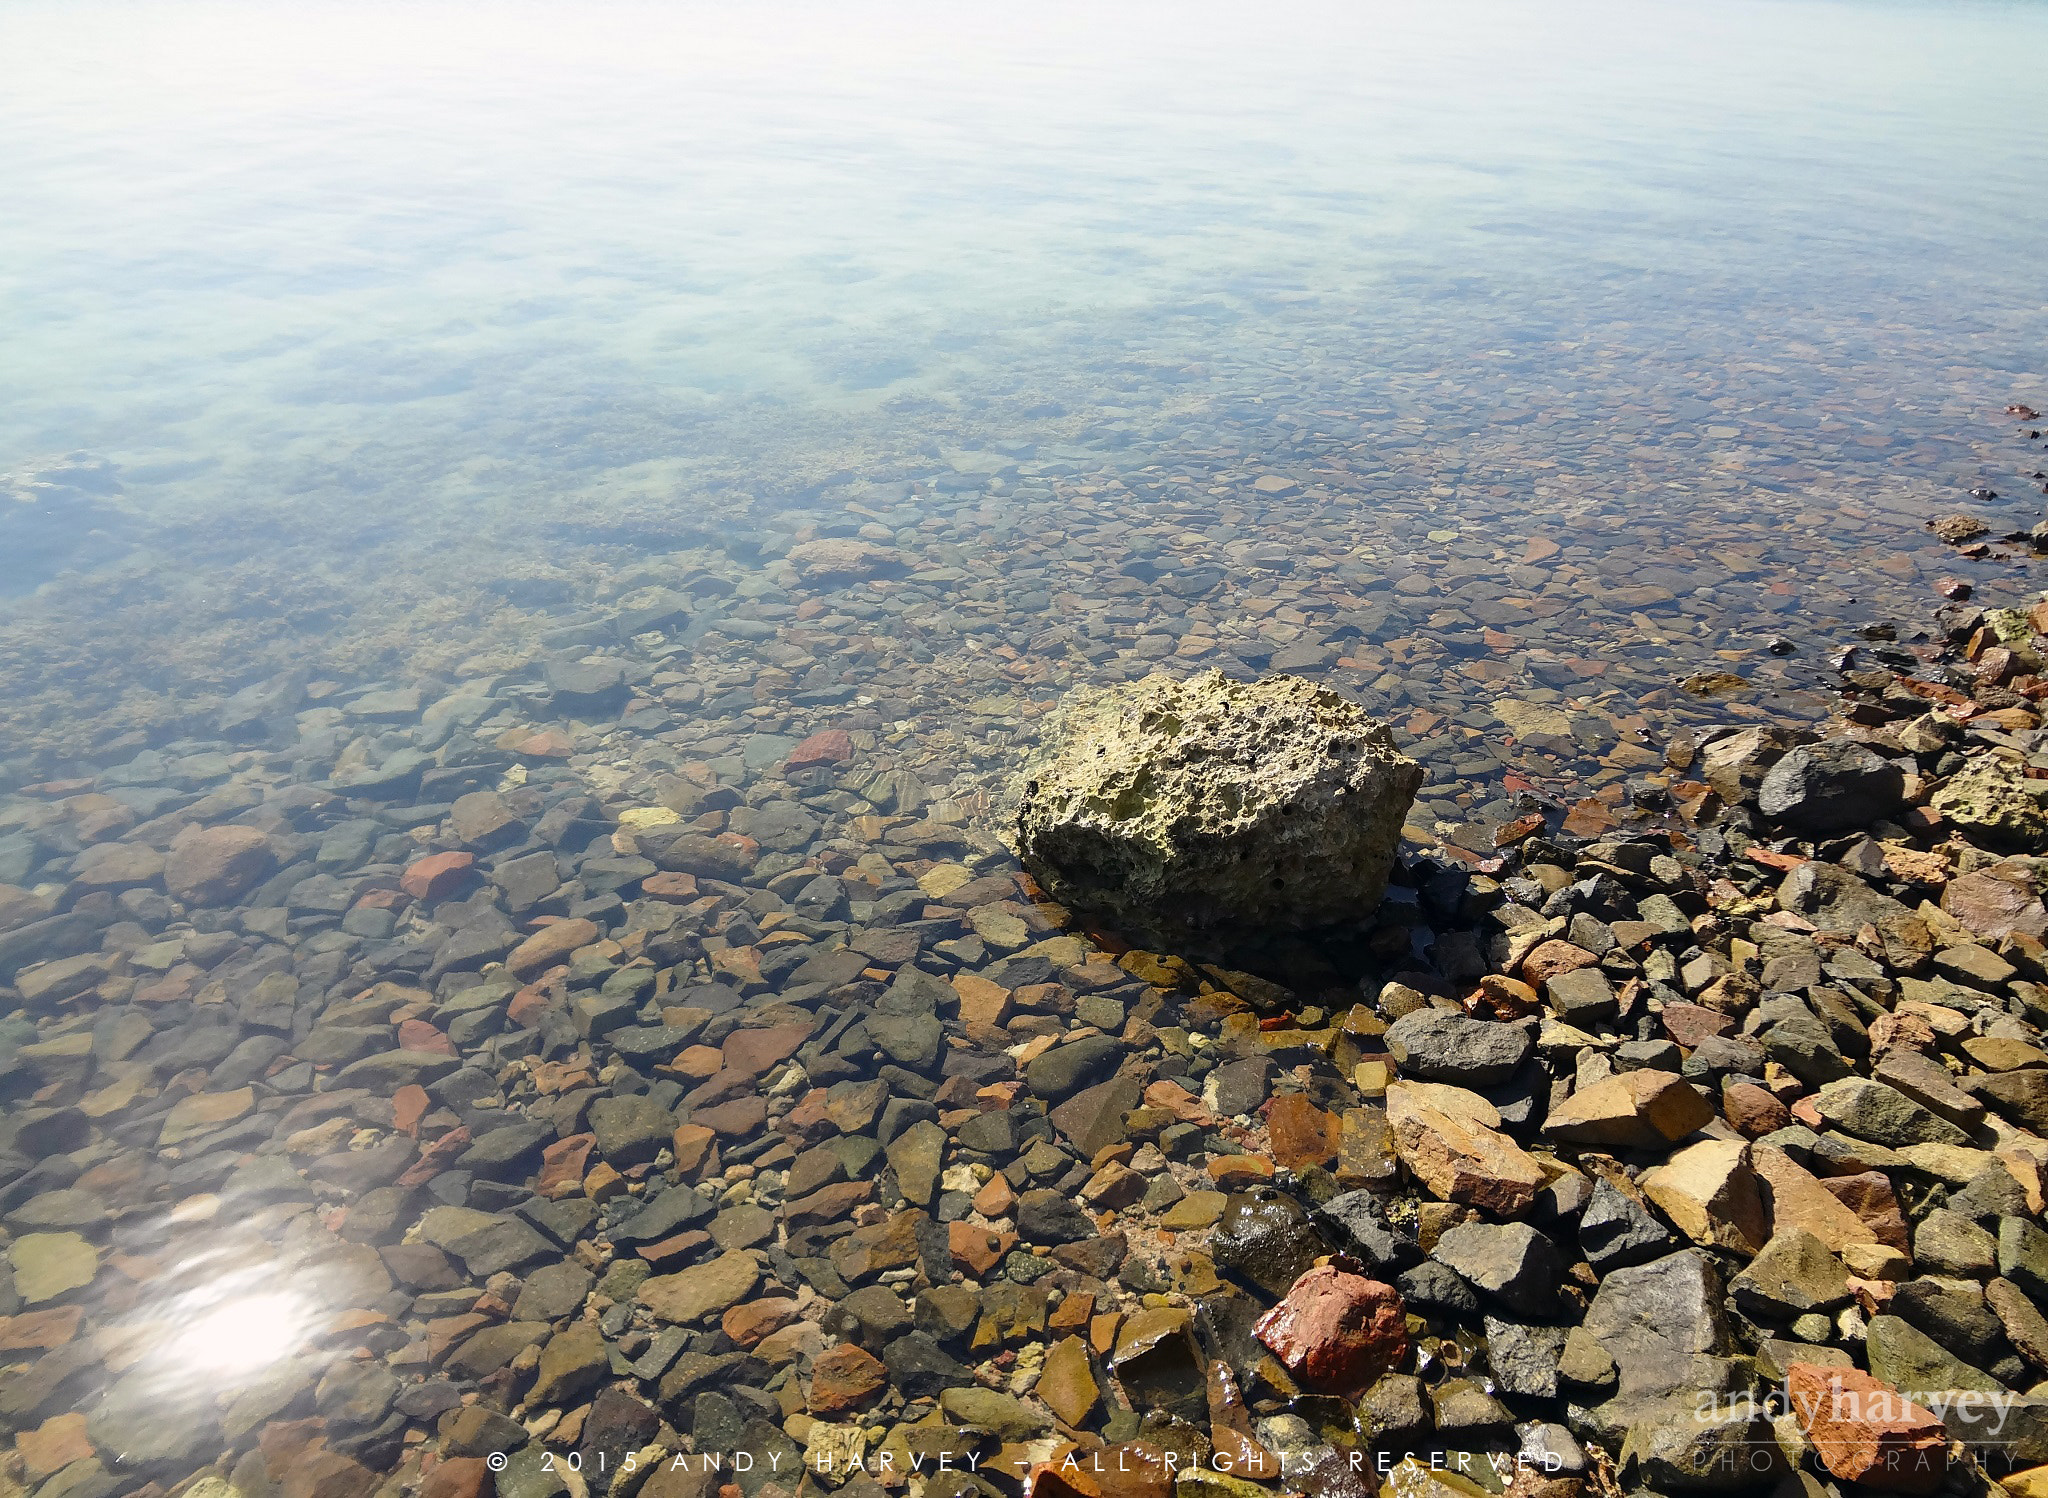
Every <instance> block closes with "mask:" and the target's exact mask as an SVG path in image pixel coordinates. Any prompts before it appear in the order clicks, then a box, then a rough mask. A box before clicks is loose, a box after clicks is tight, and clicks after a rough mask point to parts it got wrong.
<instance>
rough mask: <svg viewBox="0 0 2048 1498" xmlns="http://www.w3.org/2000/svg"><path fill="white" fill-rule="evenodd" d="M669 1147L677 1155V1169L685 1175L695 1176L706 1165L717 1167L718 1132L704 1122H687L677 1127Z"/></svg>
mask: <svg viewBox="0 0 2048 1498" xmlns="http://www.w3.org/2000/svg"><path fill="white" fill-rule="evenodd" d="M669 1148H670V1149H671V1151H672V1152H673V1153H674V1155H675V1157H676V1169H677V1170H679V1171H681V1172H682V1173H683V1174H684V1175H685V1176H687V1177H692V1178H694V1177H695V1176H697V1175H698V1174H699V1173H700V1172H702V1171H704V1170H705V1168H706V1166H707V1165H709V1166H712V1167H714V1168H715V1166H716V1162H717V1160H718V1132H717V1131H716V1130H715V1129H707V1128H705V1127H704V1125H702V1124H694V1123H686V1124H683V1125H681V1126H679V1127H678V1128H677V1129H676V1132H675V1135H674V1136H673V1137H672V1138H671V1139H670V1141H669Z"/></svg>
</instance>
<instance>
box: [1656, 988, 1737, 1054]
mask: <svg viewBox="0 0 2048 1498" xmlns="http://www.w3.org/2000/svg"><path fill="white" fill-rule="evenodd" d="M1663 1020H1664V1033H1665V1034H1666V1035H1669V1036H1670V1037H1671V1038H1672V1040H1674V1041H1676V1042H1677V1043H1678V1044H1679V1045H1682V1046H1684V1047H1685V1048H1686V1049H1687V1050H1691V1049H1692V1048H1693V1047H1694V1046H1696V1045H1698V1044H1699V1043H1700V1042H1701V1041H1703V1040H1707V1039H1710V1038H1712V1037H1714V1036H1717V1035H1733V1034H1734V1033H1735V1020H1734V1019H1733V1018H1732V1017H1731V1016H1729V1015H1726V1014H1723V1013H1721V1011H1720V1010H1718V1009H1709V1008H1708V1007H1707V1006H1706V1005H1704V1004H1692V1003H1687V1002H1686V1001H1684V1000H1680V1001H1679V1002H1677V1003H1675V1004H1666V1005H1665V1006H1664V1014H1663Z"/></svg>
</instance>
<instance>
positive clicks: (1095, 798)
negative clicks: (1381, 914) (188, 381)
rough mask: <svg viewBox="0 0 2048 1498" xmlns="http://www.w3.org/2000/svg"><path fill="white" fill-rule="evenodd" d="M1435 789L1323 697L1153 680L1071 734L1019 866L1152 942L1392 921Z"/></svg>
mask: <svg viewBox="0 0 2048 1498" xmlns="http://www.w3.org/2000/svg"><path fill="white" fill-rule="evenodd" d="M1421 784H1422V767H1421V766H1420V765H1418V764H1416V763H1415V762H1414V761H1413V760H1410V759H1407V758H1405V757H1403V756H1402V755H1401V754H1400V753H1399V751H1397V750H1396V749H1395V748H1394V741H1393V738H1392V736H1391V735H1390V734H1389V733H1388V732H1387V729H1386V726H1385V725H1384V724H1382V723H1380V722H1378V721H1377V720H1375V719H1374V718H1372V717H1371V716H1369V715H1368V714H1367V713H1366V712H1365V710H1364V709H1363V708H1361V707H1359V706H1358V705H1357V704H1356V703H1353V702H1348V701H1346V700H1345V699H1344V698H1342V697H1339V696H1338V695H1337V694H1336V693H1335V692H1332V691H1329V690H1328V689H1326V688H1324V687H1320V686H1317V685H1316V684H1315V683H1314V682H1312V681H1307V680H1304V679H1302V678H1301V677H1298V676H1274V677H1268V678H1267V679H1266V680H1264V681H1256V682H1241V681H1232V680H1229V679H1228V678H1226V677H1225V676H1224V675H1223V674H1222V673H1221V672H1219V671H1208V672H1204V673H1203V674H1201V675H1199V676H1194V677H1190V678H1188V679H1186V680H1175V679H1173V678H1171V677H1167V676H1148V677H1146V678H1144V679H1143V680H1142V681H1137V682H1132V683H1130V684H1128V685H1126V686H1122V687H1117V688H1113V689H1109V690H1104V691H1094V692H1086V693H1077V694H1075V696H1074V697H1072V698H1070V699H1069V700H1068V702H1067V703H1066V704H1065V705H1064V706H1063V707H1062V709H1061V711H1060V712H1059V713H1058V714H1057V715H1056V716H1055V718H1054V720H1053V724H1052V727H1051V729H1050V731H1049V733H1048V735H1047V739H1046V744H1045V747H1044V749H1043V751H1042V753H1041V755H1040V757H1039V758H1038V760H1037V761H1036V762H1035V763H1034V764H1032V765H1031V766H1030V767H1029V768H1028V769H1027V770H1026V772H1025V774H1024V777H1023V781H1022V785H1021V791H1020V798H1019V806H1018V811H1017V825H1016V833H1017V851H1018V853H1019V855H1020V856H1021V857H1022V859H1023V860H1024V864H1025V866H1026V867H1027V868H1029V869H1030V870H1031V872H1032V873H1033V874H1035V875H1036V876H1037V877H1038V880H1039V882H1040V883H1042V884H1043V885H1044V886H1045V887H1046V889H1047V890H1048V891H1049V892H1050V893H1051V894H1052V896H1053V897H1054V898H1055V899H1057V900H1059V901H1061V902H1063V903H1065V904H1069V905H1073V906H1077V907H1080V908H1082V909H1085V910H1089V911H1094V912H1097V913H1100V914H1103V915H1106V916H1109V917H1112V918H1114V919H1117V920H1120V921H1122V922H1123V923H1125V924H1127V925H1129V926H1133V927H1137V928H1148V927H1150V928H1160V927H1179V926H1196V927H1201V926H1221V927H1237V926H1254V925H1256V926H1260V927H1266V928H1271V927H1275V926H1279V927H1293V928H1300V927H1310V926H1320V925H1328V924H1331V923H1334V922H1337V921H1342V920H1348V919H1354V918H1356V917H1358V916H1360V915H1362V914H1363V913H1365V912H1367V911H1369V910H1371V909H1372V908H1373V906H1375V905H1376V904H1378V903H1379V899H1380V896H1381V895H1382V894H1383V893H1384V892H1385V890H1386V884H1387V873H1388V870H1389V869H1390V868H1391V867H1392V865H1393V859H1394V851H1395V846H1396V844H1397V843H1398V842H1399V840H1400V836H1401V824H1402V820H1403V819H1404V818H1405V817H1406V815H1407V812H1408V807H1409V805H1410V803H1411V802H1412V801H1413V800H1414V799H1415V792H1416V789H1417V788H1418V787H1419V786H1420V785H1421Z"/></svg>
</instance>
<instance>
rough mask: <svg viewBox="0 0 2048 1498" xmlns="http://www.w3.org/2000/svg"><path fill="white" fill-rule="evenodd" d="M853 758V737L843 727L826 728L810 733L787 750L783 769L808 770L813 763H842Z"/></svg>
mask: <svg viewBox="0 0 2048 1498" xmlns="http://www.w3.org/2000/svg"><path fill="white" fill-rule="evenodd" d="M852 758H853V739H852V738H851V736H849V735H848V733H847V732H846V730H845V729H843V728H826V729H822V730H820V731H819V732H817V733H814V734H812V735H811V736H810V737H809V738H807V739H805V740H804V741H803V742H802V743H801V744H798V745H797V746H796V748H794V749H792V750H790V751H789V759H788V762H787V763H785V764H784V765H783V768H784V769H785V770H808V769H810V768H811V767H812V766H814V765H843V764H845V763H846V762H847V761H848V760H850V759H852Z"/></svg>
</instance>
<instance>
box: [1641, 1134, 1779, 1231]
mask: <svg viewBox="0 0 2048 1498" xmlns="http://www.w3.org/2000/svg"><path fill="white" fill-rule="evenodd" d="M1749 1153H1750V1147H1749V1146H1748V1145H1747V1144H1738V1143H1735V1142H1733V1141H1730V1140H1722V1139H1707V1140H1702V1141H1701V1142H1700V1143H1698V1144H1695V1145H1693V1146H1691V1147H1690V1148H1688V1149H1682V1150H1680V1151H1679V1152H1678V1153H1677V1154H1675V1155H1673V1156H1672V1157H1671V1159H1670V1160H1669V1161H1667V1162H1666V1163H1665V1164H1663V1165H1660V1166H1658V1167H1657V1168H1656V1169H1655V1170H1649V1171H1645V1172H1644V1173H1643V1177H1642V1181H1641V1183H1640V1184H1641V1186H1642V1188H1643V1194H1644V1195H1645V1196H1647V1197H1649V1199H1650V1200H1651V1201H1653V1202H1655V1203H1656V1204H1657V1205H1658V1207H1660V1208H1661V1209H1662V1210H1663V1212H1664V1215H1665V1216H1667V1217H1669V1218H1670V1219H1671V1221H1672V1222H1673V1224H1675V1225H1676V1226H1677V1228H1678V1230H1679V1231H1680V1232H1682V1233H1684V1234H1685V1235H1686V1236H1687V1237H1688V1238H1691V1239H1692V1240H1693V1241H1694V1242H1695V1243H1702V1244H1711V1245H1714V1246H1716V1247H1720V1248H1728V1249H1733V1250H1735V1251H1736V1252H1737V1253H1743V1254H1748V1255H1751V1256H1752V1257H1753V1256H1755V1255H1756V1254H1757V1253H1758V1252H1760V1251H1761V1250H1762V1248H1763V1246H1764V1244H1765V1243H1767V1242H1768V1241H1769V1240H1770V1236H1771V1218H1770V1211H1769V1209H1768V1208H1767V1207H1766V1206H1765V1205H1764V1197H1763V1188H1762V1186H1761V1184H1760V1183H1759V1181H1758V1179H1757V1174H1756V1172H1755V1171H1754V1170H1753V1169H1751V1167H1750V1163H1749ZM1816 1236H1818V1235H1816Z"/></svg>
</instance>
